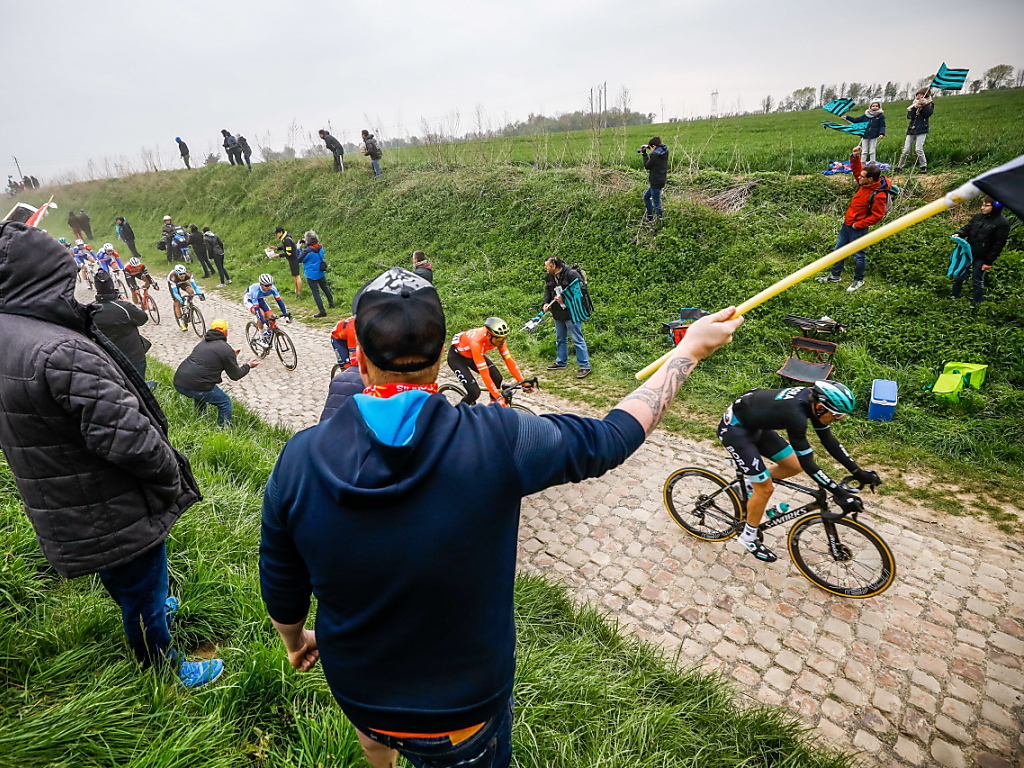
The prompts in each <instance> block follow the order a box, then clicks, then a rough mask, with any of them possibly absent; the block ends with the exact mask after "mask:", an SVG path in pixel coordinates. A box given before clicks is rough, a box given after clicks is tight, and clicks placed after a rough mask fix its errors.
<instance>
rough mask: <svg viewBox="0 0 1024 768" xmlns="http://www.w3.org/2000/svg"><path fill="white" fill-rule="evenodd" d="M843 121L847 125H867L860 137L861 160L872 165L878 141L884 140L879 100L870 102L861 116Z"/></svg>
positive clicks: (882, 118)
mask: <svg viewBox="0 0 1024 768" xmlns="http://www.w3.org/2000/svg"><path fill="white" fill-rule="evenodd" d="M843 119H844V120H846V122H848V123H867V126H866V127H865V128H864V135H863V136H861V137H860V148H861V152H862V156H861V159H862V160H863V161H864V162H865V163H873V162H874V161H875V160H876V159H877V154H876V151H875V150H876V149H877V147H878V140H879V139H884V138H885V112H884V110H883V109H882V102H881V100H880V99H875V100H874V101H872V102H871V104H869V105H868V108H867V110H866V111H865V112H864V114H863V115H862V116H860V117H844V118H843Z"/></svg>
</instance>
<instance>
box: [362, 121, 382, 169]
mask: <svg viewBox="0 0 1024 768" xmlns="http://www.w3.org/2000/svg"><path fill="white" fill-rule="evenodd" d="M362 135H363V154H364V155H366V156H367V157H369V158H370V167H371V168H373V175H374V176H376V177H377V178H378V179H379V178H380V174H381V170H380V159H381V157H382V156H383V155H384V153H383V151H381V148H380V144H379V143H378V141H377V139H376V138H375V137H374V135H373V134H372V133H370V132H369V131H365V130H364V131H363V132H362Z"/></svg>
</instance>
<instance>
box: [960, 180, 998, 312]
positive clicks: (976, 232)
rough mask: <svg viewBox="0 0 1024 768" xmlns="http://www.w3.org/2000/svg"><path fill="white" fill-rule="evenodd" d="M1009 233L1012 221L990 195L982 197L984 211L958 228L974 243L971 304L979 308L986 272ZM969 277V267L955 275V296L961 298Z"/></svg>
mask: <svg viewBox="0 0 1024 768" xmlns="http://www.w3.org/2000/svg"><path fill="white" fill-rule="evenodd" d="M1009 235H1010V222H1008V221H1007V220H1006V217H1005V216H1003V204H1002V203H1000V202H998V201H997V200H994V199H993V198H991V197H986V198H985V199H984V200H982V202H981V213H977V214H975V215H974V216H972V217H971V220H970V221H969V222H967V224H965V225H964V226H963V227H961V228H960V229H959V230H958V231H957V232H956V234H955V236H956V237H961V238H963V239H964V240H966V241H967V242H968V244H969V245H970V246H971V259H972V263H971V269H970V272H971V307H972V308H976V307H977V306H978V305H979V304H981V302H982V301H983V300H984V298H985V275H986V273H987V272H988V271H989V270H991V269H992V265H993V264H995V263H996V259H998V258H999V255H1000V254H1001V253H1002V252H1003V248H1004V247H1005V246H1006V239H1007V237H1009ZM966 280H967V270H964V271H963V272H962V273H961V274H960V275H959V276H957V277H956V278H954V280H953V294H952V298H954V299H959V298H960V292H961V291H962V290H963V287H964V281H966Z"/></svg>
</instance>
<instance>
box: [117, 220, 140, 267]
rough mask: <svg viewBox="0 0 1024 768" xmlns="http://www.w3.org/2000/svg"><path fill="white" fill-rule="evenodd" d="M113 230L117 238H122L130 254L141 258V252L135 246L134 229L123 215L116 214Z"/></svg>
mask: <svg viewBox="0 0 1024 768" xmlns="http://www.w3.org/2000/svg"><path fill="white" fill-rule="evenodd" d="M114 231H115V232H116V233H117V237H118V239H119V240H123V241H124V244H125V245H127V246H128V250H129V251H131V253H132V256H134V257H135V258H136V259H141V258H142V254H141V253H139V251H138V249H136V247H135V230H133V229H132V225H131V224H129V223H128V220H127V219H126V218H125V217H124V216H118V217H117V218H116V219H114Z"/></svg>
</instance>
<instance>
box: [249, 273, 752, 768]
mask: <svg viewBox="0 0 1024 768" xmlns="http://www.w3.org/2000/svg"><path fill="white" fill-rule="evenodd" d="M354 303H355V310H356V334H357V336H358V339H359V346H360V350H361V352H360V358H359V371H360V374H361V376H362V379H363V383H364V385H365V389H363V391H362V392H361V393H359V394H355V395H352V396H350V397H347V398H345V399H344V400H343V401H342V402H341V404H340V406H339V407H338V409H337V410H336V411H335V412H334V413H333V415H331V416H329V418H327V419H325V420H324V421H322V422H320V423H319V424H318V425H316V426H314V427H310V428H309V429H306V430H303V431H302V432H299V433H298V434H297V435H295V436H294V437H292V439H291V440H289V441H288V443H287V445H285V447H284V450H283V451H282V452H281V455H280V457H279V458H278V461H277V465H276V467H275V468H274V471H273V472H272V474H271V476H270V479H269V481H268V482H267V486H266V489H265V492H264V497H263V517H262V537H261V543H260V585H261V591H262V595H263V600H264V602H265V604H266V607H267V611H268V613H269V614H270V617H271V619H272V621H273V623H274V626H275V628H276V629H277V631H278V633H279V634H280V636H281V638H282V640H283V642H284V645H285V649H286V650H287V654H288V660H289V662H290V664H291V665H292V667H294V668H295V669H298V670H300V671H308V670H309V669H311V668H313V666H314V665H315V664H316V662H317V661H318V660H320V661H322V662H323V668H324V675H325V677H326V679H327V682H328V685H329V686H330V689H331V692H332V693H333V695H334V697H335V699H336V700H337V702H338V704H339V705H340V706H341V708H342V710H343V711H344V713H345V715H346V716H347V717H348V718H349V719H350V720H351V721H352V723H353V724H354V725H355V727H356V729H357V736H358V738H359V741H360V744H361V745H362V747H363V750H364V751H365V753H366V757H367V760H368V761H369V763H370V765H371V766H375V767H376V766H393V765H395V764H396V762H395V761H396V760H397V754H396V751H395V750H397V751H399V752H401V753H402V754H404V755H405V756H406V757H407V758H409V759H410V760H411V761H412V762H413V764H414V765H426V764H429V765H431V766H436V767H437V768H441V767H443V766H454V765H460V766H471V765H472V766H477V765H479V766H483V765H487V766H493V767H494V768H507V766H508V765H509V762H510V759H511V748H512V746H511V727H512V683H513V674H514V671H515V623H514V620H513V605H512V592H513V582H514V579H515V562H516V552H517V536H518V528H519V511H520V506H521V502H522V498H523V497H524V496H526V495H529V494H533V493H537V492H538V491H540V490H542V489H544V488H548V487H551V486H554V485H559V484H562V483H568V482H580V481H582V480H585V479H587V478H590V477H598V476H600V475H602V474H604V473H605V472H607V471H608V470H609V469H612V468H613V467H615V466H618V465H619V464H621V463H622V462H623V461H625V460H626V458H628V457H629V456H630V454H632V453H633V452H634V451H635V450H636V449H637V448H639V447H640V445H641V444H642V443H643V441H644V438H645V436H646V435H647V434H649V433H650V432H651V431H652V430H653V429H654V427H655V426H656V425H657V423H658V421H659V420H660V419H661V417H662V415H663V414H664V413H665V411H666V409H667V408H668V405H669V403H670V402H671V400H672V398H673V396H674V395H675V393H676V391H677V389H678V388H679V387H680V386H681V385H682V383H683V382H684V381H685V380H686V378H687V376H688V375H689V373H690V372H691V371H692V370H693V368H694V367H695V366H696V365H697V363H698V361H700V360H701V359H703V358H704V357H707V356H708V355H710V354H711V353H712V352H714V350H716V349H718V348H719V347H721V346H723V345H724V344H726V343H728V342H729V340H730V339H731V337H732V333H733V331H734V330H735V329H736V328H737V327H738V326H739V325H740V323H742V322H743V319H742V317H737V318H733V317H732V315H733V314H734V312H735V308H733V307H730V308H729V309H726V310H723V311H722V312H719V313H717V314H716V315H711V316H708V317H705V318H703V319H701V320H698V321H697V322H696V323H694V324H693V325H691V326H690V330H689V332H688V333H687V334H686V337H685V338H684V339H683V341H682V342H680V344H679V346H677V347H676V349H675V350H674V352H673V354H672V356H671V357H670V358H669V360H668V362H667V363H666V364H665V365H664V366H663V367H662V368H661V369H660V370H659V371H658V372H657V373H655V374H654V375H653V376H652V377H651V378H650V380H649V381H648V382H647V383H646V384H644V385H642V386H640V387H639V388H638V389H637V390H635V391H634V392H633V393H632V394H630V395H628V396H627V397H626V398H625V399H624V400H623V401H622V402H620V403H619V404H618V406H616V407H615V408H614V409H613V410H612V411H611V412H610V413H609V414H608V415H607V416H606V417H605V418H604V419H592V418H583V417H580V416H574V415H569V414H563V415H545V416H534V415H532V414H527V413H522V412H519V411H516V410H513V409H510V408H488V407H485V406H475V407H473V406H468V405H459V406H453V405H451V404H450V403H449V402H448V401H447V400H446V399H445V398H444V396H443V395H438V394H437V373H438V369H439V368H440V365H441V362H442V360H443V359H444V358H443V353H444V351H445V346H446V344H445V342H446V341H447V338H448V336H447V332H446V328H445V317H444V311H443V310H442V308H441V302H440V299H439V298H438V295H437V291H436V290H435V289H434V287H433V286H432V285H431V284H430V283H428V282H427V281H426V280H424V279H423V278H421V277H418V276H417V275H414V274H413V273H411V272H409V271H407V270H404V269H401V268H398V267H395V268H392V269H390V270H388V271H387V272H385V273H384V274H382V275H380V276H378V277H376V278H374V279H373V280H371V281H370V282H369V283H367V284H366V285H364V286H363V287H362V288H361V289H360V292H359V294H357V296H356V298H355V300H354ZM313 595H315V596H316V597H317V600H318V603H317V616H316V629H315V630H313V629H309V628H307V627H306V619H307V614H308V612H309V609H310V604H311V603H310V601H311V597H312V596H313Z"/></svg>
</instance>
